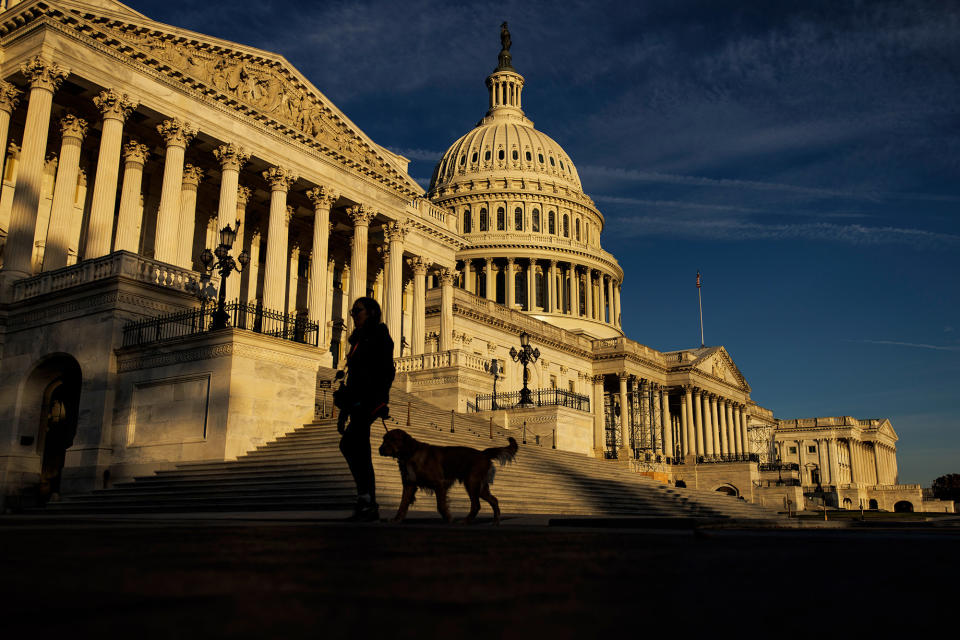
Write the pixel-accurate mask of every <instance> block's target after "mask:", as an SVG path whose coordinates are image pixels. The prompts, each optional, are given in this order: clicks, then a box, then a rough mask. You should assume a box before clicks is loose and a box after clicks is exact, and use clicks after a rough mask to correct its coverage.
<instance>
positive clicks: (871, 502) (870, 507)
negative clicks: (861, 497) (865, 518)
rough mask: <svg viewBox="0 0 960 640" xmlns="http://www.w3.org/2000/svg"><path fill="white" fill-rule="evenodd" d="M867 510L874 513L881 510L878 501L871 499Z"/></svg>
mask: <svg viewBox="0 0 960 640" xmlns="http://www.w3.org/2000/svg"><path fill="white" fill-rule="evenodd" d="M867 508H868V509H872V510H873V511H876V510H877V509H879V508H880V507H879V506H878V505H877V501H876V500H874V499H872V498H871V499H870V506H868V507H867Z"/></svg>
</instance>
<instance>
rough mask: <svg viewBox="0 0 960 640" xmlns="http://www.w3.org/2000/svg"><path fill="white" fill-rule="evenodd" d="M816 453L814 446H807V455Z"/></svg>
mask: <svg viewBox="0 0 960 640" xmlns="http://www.w3.org/2000/svg"><path fill="white" fill-rule="evenodd" d="M816 452H817V447H816V445H808V446H807V453H816Z"/></svg>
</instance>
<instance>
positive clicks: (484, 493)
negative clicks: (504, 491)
mask: <svg viewBox="0 0 960 640" xmlns="http://www.w3.org/2000/svg"><path fill="white" fill-rule="evenodd" d="M480 497H481V498H483V499H484V500H486V501H487V502H489V503H490V506H491V507H493V524H500V503H499V502H498V501H497V499H496V498H495V497H494V495H493V494H492V493H490V485H488V484H487V483H484V484H483V489H482V490H481V491H480Z"/></svg>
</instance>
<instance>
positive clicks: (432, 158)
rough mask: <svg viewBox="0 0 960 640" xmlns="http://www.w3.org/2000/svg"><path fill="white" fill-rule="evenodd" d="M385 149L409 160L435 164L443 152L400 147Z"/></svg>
mask: <svg viewBox="0 0 960 640" xmlns="http://www.w3.org/2000/svg"><path fill="white" fill-rule="evenodd" d="M387 149H389V150H390V151H393V152H394V153H399V154H400V155H402V156H404V157H405V158H408V159H410V160H422V161H424V162H436V161H437V160H439V159H440V157H441V156H442V155H443V151H431V150H429V149H403V148H400V147H387Z"/></svg>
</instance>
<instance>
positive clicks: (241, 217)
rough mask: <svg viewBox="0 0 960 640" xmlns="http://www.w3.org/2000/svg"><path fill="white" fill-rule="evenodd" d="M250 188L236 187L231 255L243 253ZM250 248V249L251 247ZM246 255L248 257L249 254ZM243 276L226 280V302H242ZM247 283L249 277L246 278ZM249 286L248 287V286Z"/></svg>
mask: <svg viewBox="0 0 960 640" xmlns="http://www.w3.org/2000/svg"><path fill="white" fill-rule="evenodd" d="M250 193H251V192H250V187H243V186H239V187H237V218H236V225H237V229H236V231H237V239H236V240H235V241H234V243H233V253H234V254H236V255H237V256H239V255H240V253H242V252H243V245H244V236H246V235H247V234H248V233H249V231H248V230H247V227H248V226H249V225H247V223H246V220H247V202H249V200H250ZM217 221H218V222H219V215H218V216H217ZM251 248H252V247H251ZM247 255H250V254H249V253H248V254H247ZM249 267H250V264H249V263H247V269H249ZM243 276H244V274H241V273H238V274H237V277H236V278H227V300H237V301H238V302H243V301H242V300H241V299H240V286H241V281H242V280H243ZM248 281H249V277H248ZM248 286H249V285H248Z"/></svg>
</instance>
